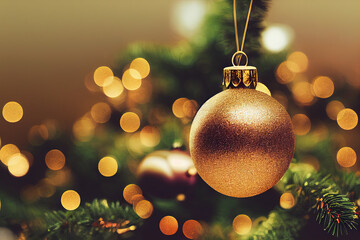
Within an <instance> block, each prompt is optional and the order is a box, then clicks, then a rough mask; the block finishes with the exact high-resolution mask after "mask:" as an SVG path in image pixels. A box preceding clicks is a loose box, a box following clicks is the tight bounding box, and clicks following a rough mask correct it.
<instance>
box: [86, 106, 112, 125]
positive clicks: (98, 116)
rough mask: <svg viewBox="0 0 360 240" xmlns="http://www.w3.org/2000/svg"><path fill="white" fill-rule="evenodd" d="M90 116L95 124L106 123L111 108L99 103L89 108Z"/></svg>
mask: <svg viewBox="0 0 360 240" xmlns="http://www.w3.org/2000/svg"><path fill="white" fill-rule="evenodd" d="M90 115H91V117H92V119H93V120H94V121H95V122H97V123H106V122H107V121H109V119H110V117H111V108H110V106H109V104H107V103H104V102H99V103H96V104H94V105H93V106H92V107H91V111H90Z"/></svg>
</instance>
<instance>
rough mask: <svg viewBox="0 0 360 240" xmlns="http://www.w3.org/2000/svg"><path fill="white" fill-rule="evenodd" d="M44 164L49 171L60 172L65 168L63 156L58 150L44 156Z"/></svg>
mask: <svg viewBox="0 0 360 240" xmlns="http://www.w3.org/2000/svg"><path fill="white" fill-rule="evenodd" d="M45 163H46V166H47V167H48V168H49V169H51V170H60V169H62V168H63V167H64V166H65V155H64V154H63V153H62V152H61V151H60V150H58V149H52V150H50V151H49V152H48V153H47V154H46V155H45Z"/></svg>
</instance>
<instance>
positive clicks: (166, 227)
mask: <svg viewBox="0 0 360 240" xmlns="http://www.w3.org/2000/svg"><path fill="white" fill-rule="evenodd" d="M159 228H160V231H161V232H162V233H163V234H164V235H168V236H170V235H174V234H175V233H176V232H177V230H178V229H179V224H178V221H177V220H176V218H174V217H173V216H165V217H163V218H162V219H161V220H160V223H159Z"/></svg>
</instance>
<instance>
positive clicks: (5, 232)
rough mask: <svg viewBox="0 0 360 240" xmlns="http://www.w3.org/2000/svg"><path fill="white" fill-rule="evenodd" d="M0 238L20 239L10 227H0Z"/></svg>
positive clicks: (6, 239)
mask: <svg viewBox="0 0 360 240" xmlns="http://www.w3.org/2000/svg"><path fill="white" fill-rule="evenodd" d="M0 239H1V240H21V239H19V238H18V236H16V235H15V234H14V233H13V232H12V231H11V230H10V229H8V228H5V227H0Z"/></svg>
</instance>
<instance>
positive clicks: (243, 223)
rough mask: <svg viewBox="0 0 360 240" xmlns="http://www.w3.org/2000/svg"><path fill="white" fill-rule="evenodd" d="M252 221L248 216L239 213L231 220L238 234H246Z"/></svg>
mask: <svg viewBox="0 0 360 240" xmlns="http://www.w3.org/2000/svg"><path fill="white" fill-rule="evenodd" d="M251 227H252V221H251V219H250V218H249V216H247V215H245V214H240V215H238V216H236V217H235V218H234V220H233V228H234V231H235V232H236V233H237V234H239V235H246V234H248V233H249V232H250V231H251Z"/></svg>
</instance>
